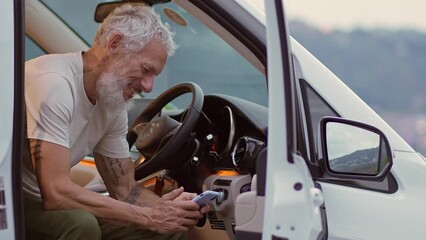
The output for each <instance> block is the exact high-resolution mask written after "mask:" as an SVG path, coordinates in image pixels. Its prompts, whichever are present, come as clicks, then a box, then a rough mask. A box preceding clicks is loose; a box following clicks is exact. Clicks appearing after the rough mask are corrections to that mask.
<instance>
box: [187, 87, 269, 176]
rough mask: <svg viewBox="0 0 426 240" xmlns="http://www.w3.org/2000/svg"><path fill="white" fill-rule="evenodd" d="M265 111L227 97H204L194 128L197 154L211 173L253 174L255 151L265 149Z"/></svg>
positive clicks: (266, 114) (241, 100)
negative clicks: (209, 167)
mask: <svg viewBox="0 0 426 240" xmlns="http://www.w3.org/2000/svg"><path fill="white" fill-rule="evenodd" d="M267 124H268V112H267V108H266V107H265V106H261V105H258V104H255V103H252V102H249V101H246V100H243V99H239V98H235V97H231V96H227V95H219V94H215V95H206V96H205V98H204V105H203V111H202V113H201V116H200V119H199V121H198V125H197V127H196V130H195V132H196V136H197V139H198V141H199V142H200V144H201V145H202V147H201V149H202V151H201V154H199V155H201V156H202V158H203V159H204V160H205V161H211V165H212V166H213V168H214V170H221V169H233V170H236V171H242V172H250V173H254V172H255V166H256V164H255V162H256V157H257V154H258V153H259V151H260V150H261V149H262V148H264V147H266V139H267V138H266V136H267Z"/></svg>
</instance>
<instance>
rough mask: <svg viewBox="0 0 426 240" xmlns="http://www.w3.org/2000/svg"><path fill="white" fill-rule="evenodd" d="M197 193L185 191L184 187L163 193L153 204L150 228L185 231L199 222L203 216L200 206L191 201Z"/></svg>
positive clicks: (159, 230)
mask: <svg viewBox="0 0 426 240" xmlns="http://www.w3.org/2000/svg"><path fill="white" fill-rule="evenodd" d="M194 196H196V194H195V193H187V192H184V190H183V187H180V188H178V189H175V190H173V191H172V192H170V193H168V194H165V195H163V197H162V198H160V199H158V201H156V202H155V203H154V204H153V205H152V214H151V221H152V224H153V225H152V226H150V230H152V231H156V232H159V233H173V232H184V231H188V230H189V229H190V228H192V227H193V226H195V224H197V222H198V219H200V218H201V217H202V216H203V213H204V211H205V209H203V212H201V210H200V206H199V205H198V204H197V203H195V202H193V201H191V199H192V198H194Z"/></svg>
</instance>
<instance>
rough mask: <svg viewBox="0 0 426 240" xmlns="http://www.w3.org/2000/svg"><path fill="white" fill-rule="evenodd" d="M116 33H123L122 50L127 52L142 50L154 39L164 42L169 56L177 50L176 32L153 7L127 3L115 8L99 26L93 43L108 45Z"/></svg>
mask: <svg viewBox="0 0 426 240" xmlns="http://www.w3.org/2000/svg"><path fill="white" fill-rule="evenodd" d="M115 34H123V36H124V38H123V43H124V47H123V49H122V50H123V51H125V52H127V53H131V52H138V51H140V50H142V49H143V47H144V46H145V45H146V44H147V43H148V42H149V41H151V40H152V39H156V40H158V41H161V42H162V44H163V46H164V48H165V49H166V52H167V55H168V56H172V55H173V54H174V53H175V50H176V44H175V42H174V41H173V36H174V34H173V33H172V32H171V31H170V30H169V26H168V25H165V24H163V23H162V22H161V19H160V16H159V15H158V14H157V13H155V12H154V10H153V9H152V8H151V7H146V6H136V5H131V4H125V5H123V6H120V7H118V8H116V9H114V11H113V12H112V13H111V14H109V15H108V17H107V18H105V20H104V21H103V23H102V24H101V25H100V26H99V28H98V30H97V32H96V36H95V38H94V41H93V43H94V44H97V45H99V46H106V43H107V42H108V40H109V39H110V38H111V37H112V36H114V35H115Z"/></svg>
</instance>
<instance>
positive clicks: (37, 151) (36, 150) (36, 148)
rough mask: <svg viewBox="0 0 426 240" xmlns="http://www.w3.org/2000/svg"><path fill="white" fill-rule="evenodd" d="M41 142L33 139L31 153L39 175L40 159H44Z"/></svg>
mask: <svg viewBox="0 0 426 240" xmlns="http://www.w3.org/2000/svg"><path fill="white" fill-rule="evenodd" d="M41 142H42V141H40V140H35V141H32V142H31V143H32V144H31V145H30V146H31V147H30V154H31V157H32V159H34V168H35V169H34V171H35V172H36V174H37V175H39V172H40V161H41V160H42V159H43V156H42V154H41Z"/></svg>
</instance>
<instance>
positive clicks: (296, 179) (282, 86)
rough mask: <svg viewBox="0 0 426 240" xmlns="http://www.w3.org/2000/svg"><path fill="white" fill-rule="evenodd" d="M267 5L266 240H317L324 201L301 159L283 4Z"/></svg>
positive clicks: (264, 228) (288, 41)
mask: <svg viewBox="0 0 426 240" xmlns="http://www.w3.org/2000/svg"><path fill="white" fill-rule="evenodd" d="M265 3H266V25H267V49H268V54H267V56H268V86H269V115H268V117H269V122H268V126H269V131H268V157H267V162H268V165H267V177H266V201H265V216H264V217H265V221H264V225H263V239H297V240H303V239H317V238H318V236H319V235H320V232H321V231H322V226H321V214H320V210H319V206H321V205H322V203H323V198H322V192H321V190H320V189H318V188H315V186H314V183H313V181H312V177H311V175H310V172H309V170H308V168H307V165H306V162H305V159H303V158H302V157H300V156H299V155H297V154H296V149H295V146H296V134H295V130H296V122H295V108H296V106H295V104H296V101H295V98H294V96H295V91H294V89H295V88H294V76H293V70H292V69H293V64H292V62H291V57H290V56H291V55H290V51H291V45H290V38H289V33H288V25H287V22H286V19H285V14H284V6H283V1H282V0H273V1H272V0H271V1H265Z"/></svg>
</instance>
